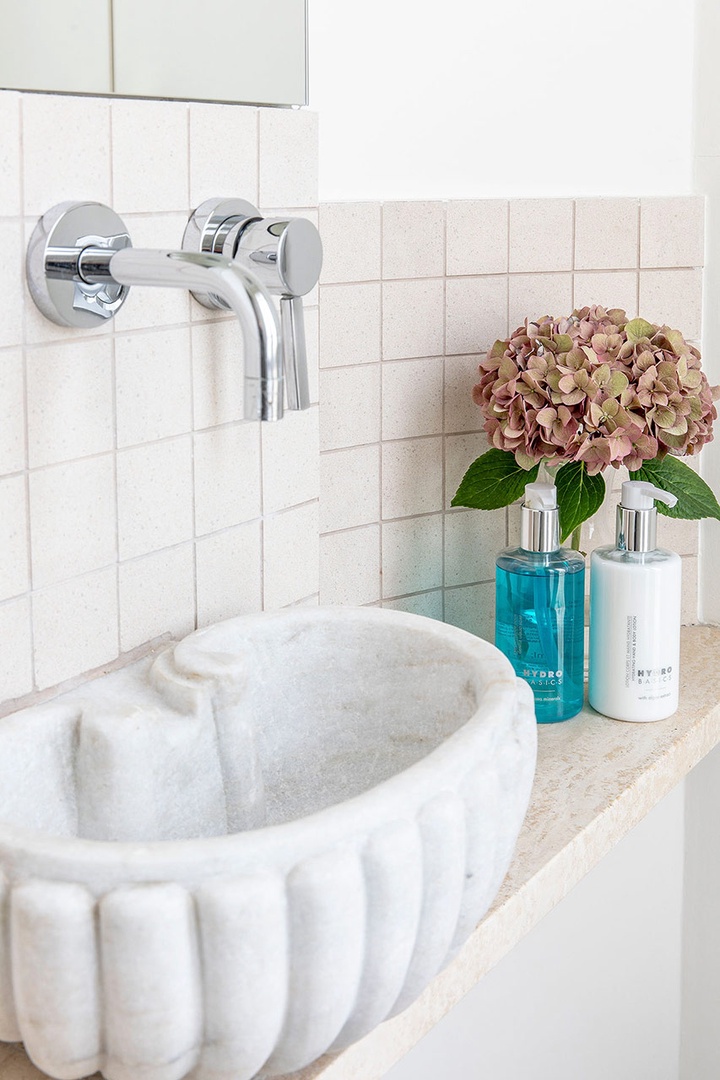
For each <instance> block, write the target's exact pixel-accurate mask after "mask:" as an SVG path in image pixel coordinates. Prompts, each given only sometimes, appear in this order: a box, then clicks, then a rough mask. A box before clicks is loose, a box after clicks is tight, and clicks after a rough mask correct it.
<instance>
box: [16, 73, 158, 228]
mask: <svg viewBox="0 0 720 1080" xmlns="http://www.w3.org/2000/svg"><path fill="white" fill-rule="evenodd" d="M22 124H23V174H24V175H23V186H24V192H25V213H26V214H30V215H33V216H35V215H37V216H39V215H40V214H44V213H45V212H46V211H47V210H49V209H50V208H51V207H53V206H55V204H56V203H59V202H65V201H66V200H67V199H74V200H76V201H78V202H82V201H83V200H84V199H88V200H90V201H91V202H101V203H105V204H106V205H107V206H112V205H113V202H112V199H111V196H110V192H111V187H110V103H109V102H108V100H107V98H101V97H95V98H93V97H72V96H70V95H69V94H23V95H22ZM78 132H82V138H78ZM130 160H131V162H132V167H133V168H135V169H137V167H138V162H137V159H136V158H135V157H134V155H133V156H132V157H131V158H130ZM115 194H116V195H117V192H116V193H115ZM115 209H116V210H118V211H120V207H115Z"/></svg>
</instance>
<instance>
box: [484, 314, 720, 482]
mask: <svg viewBox="0 0 720 1080" xmlns="http://www.w3.org/2000/svg"><path fill="white" fill-rule="evenodd" d="M700 360H701V357H700V353H699V351H698V350H697V349H696V348H695V347H694V346H693V345H689V344H688V343H687V342H686V341H685V339H684V337H683V336H682V334H681V333H680V332H679V331H678V330H673V329H671V328H670V327H668V326H655V325H654V324H652V323H647V322H645V321H644V320H643V319H633V320H632V321H630V320H628V318H627V316H626V314H625V312H624V311H621V310H620V309H619V308H613V309H611V310H609V311H606V310H605V308H603V307H585V308H582V309H581V310H579V311H574V312H573V314H572V315H571V316H570V317H569V318H564V319H553V318H551V317H550V316H548V315H546V316H543V317H542V318H540V319H535V320H532V321H531V320H529V319H526V320H525V324H524V325H523V326H521V327H519V328H518V329H517V330H516V331H515V332H514V334H512V336H511V337H510V338H508V340H507V341H496V342H495V344H494V345H493V347H492V348H491V349H490V351H489V352H488V354H487V357H486V358H485V360H483V361H482V362H481V363H480V368H479V370H480V381H479V383H478V384H477V385H476V386H475V387H474V388H473V400H474V401H475V403H476V404H477V405H478V406H479V408H480V410H481V412H482V414H483V416H484V418H485V431H486V432H487V434H488V436H489V438H490V442H491V444H492V445H493V446H495V447H497V448H498V449H500V450H509V451H511V452H512V453H513V454H514V455H515V458H516V460H517V462H518V464H519V465H521V466H522V467H523V468H526V469H530V468H532V466H533V465H535V464H537V462H539V461H542V460H543V459H544V460H545V461H546V462H547V463H548V464H549V465H560V464H562V463H564V462H567V461H583V462H584V463H585V466H586V468H587V471H588V473H590V474H593V473H598V472H602V471H603V470H604V469H606V468H607V466H608V465H612V466H613V468H619V467H620V466H621V465H625V466H626V467H627V468H628V469H630V470H631V471H635V470H637V469H639V468H640V467H641V465H642V463H643V461H648V460H652V459H654V458H661V457H664V455H665V454H668V453H670V454H674V455H676V456H678V457H680V456H684V455H688V454H695V453H697V452H698V450H700V448H701V447H702V446H704V444H705V443H706V442H710V440H711V439H712V437H713V432H712V428H713V421H714V420H715V419H716V418H717V411H716V409H715V405H714V401H715V400H716V399H717V398H718V396H720V387H711V386H710V385H709V383H708V381H707V378H706V377H705V375H704V373H703V372H702V370H701V367H700Z"/></svg>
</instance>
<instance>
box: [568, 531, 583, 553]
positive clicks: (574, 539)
mask: <svg viewBox="0 0 720 1080" xmlns="http://www.w3.org/2000/svg"><path fill="white" fill-rule="evenodd" d="M581 532H582V525H578V527H577V529H573V531H572V535H571V537H570V547H571V548H572V549H573V551H580V534H581Z"/></svg>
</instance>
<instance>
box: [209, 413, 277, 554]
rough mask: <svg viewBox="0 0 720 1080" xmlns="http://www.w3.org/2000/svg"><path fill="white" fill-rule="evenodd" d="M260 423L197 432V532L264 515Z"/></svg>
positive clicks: (224, 527)
mask: <svg viewBox="0 0 720 1080" xmlns="http://www.w3.org/2000/svg"><path fill="white" fill-rule="evenodd" d="M259 428H260V425H259V424H256V423H240V424H233V425H232V426H229V427H222V428H215V429H214V430H212V431H203V432H200V433H199V434H197V435H195V439H194V442H195V535H196V536H202V535H204V534H205V533H210V532H216V531H217V530H218V529H227V528H230V526H232V525H239V524H240V523H241V522H243V521H250V520H251V519H252V518H256V517H260V508H261V502H260V431H259Z"/></svg>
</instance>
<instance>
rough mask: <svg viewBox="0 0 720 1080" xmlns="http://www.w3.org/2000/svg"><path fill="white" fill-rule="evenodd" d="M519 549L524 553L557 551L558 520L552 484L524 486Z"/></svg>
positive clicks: (555, 495) (554, 488)
mask: <svg viewBox="0 0 720 1080" xmlns="http://www.w3.org/2000/svg"><path fill="white" fill-rule="evenodd" d="M520 547H521V548H523V549H524V550H525V551H541V552H548V551H557V549H558V548H559V547H560V520H559V511H558V505H557V489H556V487H555V485H554V484H544V483H534V484H526V486H525V498H524V500H523V504H522V507H521V509H520Z"/></svg>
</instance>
